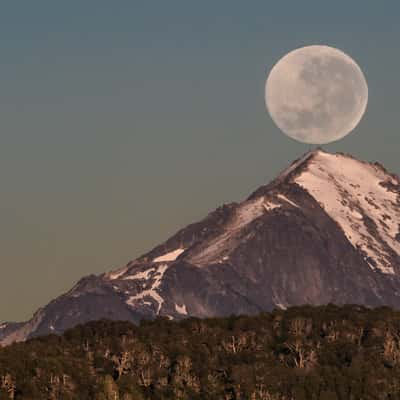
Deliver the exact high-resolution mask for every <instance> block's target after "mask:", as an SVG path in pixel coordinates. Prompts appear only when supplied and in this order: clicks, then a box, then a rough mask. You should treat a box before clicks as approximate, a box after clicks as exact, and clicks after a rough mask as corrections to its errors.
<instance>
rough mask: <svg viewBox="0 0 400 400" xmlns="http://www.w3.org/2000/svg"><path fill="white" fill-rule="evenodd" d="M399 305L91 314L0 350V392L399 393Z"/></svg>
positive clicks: (141, 398)
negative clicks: (134, 319) (153, 316)
mask: <svg viewBox="0 0 400 400" xmlns="http://www.w3.org/2000/svg"><path fill="white" fill-rule="evenodd" d="M399 377H400V312H398V311H393V310H391V309H389V308H378V309H374V310H369V309H366V308H364V307H360V306H344V307H337V306H334V305H327V306H322V307H311V306H304V307H296V308H291V309H289V310H287V311H274V312H271V313H262V314H260V315H258V316H232V317H229V318H215V319H205V320H200V319H195V318H190V319H186V320H182V321H180V322H173V321H169V320H167V319H163V318H159V319H157V320H154V321H144V322H142V324H141V325H140V326H134V325H132V324H130V323H127V322H111V321H97V322H91V323H88V324H85V325H83V326H78V327H76V328H74V329H71V330H69V331H67V332H65V334H64V335H62V336H57V335H49V336H45V337H41V338H36V339H32V340H30V341H28V342H26V343H18V344H13V345H11V346H8V347H5V348H2V349H0V399H1V400H3V399H29V400H41V399H43V400H47V399H54V400H64V399H77V400H86V399H87V400H146V399H149V400H150V399H151V400H167V399H171V400H172V399H174V400H177V399H186V400H200V399H207V400H212V399H218V400H220V399H223V400H233V399H235V400H244V399H246V400H247V399H248V400H291V399H293V400H303V399H304V400H347V399H352V400H359V399H364V400H367V399H371V400H372V399H391V400H394V399H399V400H400V379H399Z"/></svg>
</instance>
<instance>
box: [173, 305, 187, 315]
mask: <svg viewBox="0 0 400 400" xmlns="http://www.w3.org/2000/svg"><path fill="white" fill-rule="evenodd" d="M175 310H176V312H177V313H178V314H182V315H188V312H187V310H186V304H183V305H182V306H180V305H178V304H175Z"/></svg>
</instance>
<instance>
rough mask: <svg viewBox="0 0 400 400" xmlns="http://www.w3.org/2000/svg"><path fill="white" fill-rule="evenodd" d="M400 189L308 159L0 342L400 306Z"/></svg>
mask: <svg viewBox="0 0 400 400" xmlns="http://www.w3.org/2000/svg"><path fill="white" fill-rule="evenodd" d="M399 228H400V181H399V178H398V177H397V176H395V175H392V174H389V173H388V172H387V171H386V170H385V169H384V168H383V167H382V166H380V165H379V164H376V163H375V164H370V163H366V162H362V161H358V160H356V159H355V158H353V157H351V156H348V155H343V154H330V153H326V152H324V151H322V150H320V149H316V150H313V151H311V152H308V153H307V154H305V155H304V156H303V157H301V158H299V159H298V160H296V161H295V162H294V163H292V165H291V166H289V167H288V168H287V169H286V170H284V171H283V172H282V173H281V174H280V175H278V177H277V178H276V179H275V180H273V181H272V182H271V183H269V184H267V185H265V186H262V187H260V188H259V189H257V190H256V191H255V192H254V193H253V194H251V196H249V198H248V199H246V200H244V201H243V202H241V203H231V204H227V205H224V206H222V207H220V208H218V209H217V210H215V211H213V212H212V213H210V214H209V215H208V216H207V217H206V218H205V219H203V220H202V221H200V222H197V223H195V224H191V225H188V226H187V227H186V228H184V229H182V230H180V231H179V232H177V233H176V234H175V235H173V236H172V237H171V238H170V239H168V240H167V241H166V242H164V243H162V244H161V245H160V246H157V247H156V248H154V249H153V250H151V251H150V252H149V253H147V254H145V255H143V256H141V257H139V258H137V259H135V260H133V261H130V262H129V263H128V264H127V265H126V266H124V267H123V268H119V269H118V270H116V271H112V272H109V273H107V274H103V275H101V276H89V277H86V278H83V279H81V280H80V281H79V282H78V283H77V284H76V285H75V286H74V287H73V288H72V289H71V290H70V291H69V292H68V293H66V294H64V295H62V296H60V297H58V298H57V299H55V300H53V301H52V302H51V303H49V304H48V305H47V306H46V307H44V308H43V309H40V310H39V311H38V312H37V313H36V314H35V316H34V317H33V318H32V320H30V321H28V322H27V323H19V324H7V325H4V327H3V325H2V327H0V343H1V344H3V345H5V344H8V343H11V342H13V341H18V340H25V339H26V338H28V337H32V336H37V335H41V334H45V333H60V332H62V331H64V330H65V329H67V328H69V327H72V326H74V325H76V324H78V323H83V322H86V321H88V320H94V319H99V318H108V319H120V320H130V321H134V322H138V321H139V320H140V319H142V318H154V317H156V316H164V317H167V318H170V319H178V318H185V317H188V316H197V317H210V316H223V315H230V314H253V313H257V312H260V311H263V310H271V309H273V308H287V307H289V306H292V305H298V304H305V303H309V304H324V303H337V304H344V303H353V304H354V303H358V304H363V305H367V306H378V305H389V306H393V307H400V229H399Z"/></svg>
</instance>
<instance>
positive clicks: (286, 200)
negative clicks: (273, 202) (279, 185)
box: [277, 193, 300, 208]
mask: <svg viewBox="0 0 400 400" xmlns="http://www.w3.org/2000/svg"><path fill="white" fill-rule="evenodd" d="M277 197H278V198H279V199H281V200H283V201H285V202H286V203H289V204H291V205H292V206H293V207H296V208H300V207H299V206H298V205H297V204H296V203H295V202H293V201H292V200H289V199H288V198H287V197H286V196H285V195H284V194H280V193H279V194H278V195H277Z"/></svg>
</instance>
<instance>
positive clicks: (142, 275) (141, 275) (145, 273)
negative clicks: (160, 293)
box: [122, 267, 157, 281]
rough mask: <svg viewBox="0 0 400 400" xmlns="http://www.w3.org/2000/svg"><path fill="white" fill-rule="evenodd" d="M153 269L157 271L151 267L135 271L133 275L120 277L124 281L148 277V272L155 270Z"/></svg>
mask: <svg viewBox="0 0 400 400" xmlns="http://www.w3.org/2000/svg"><path fill="white" fill-rule="evenodd" d="M155 271H157V268H155V267H152V268H149V269H147V270H145V271H141V272H137V273H136V274H133V275H128V276H124V277H123V278H122V279H123V280H124V281H129V280H130V281H137V280H140V279H149V276H150V274H151V273H152V272H155Z"/></svg>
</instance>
